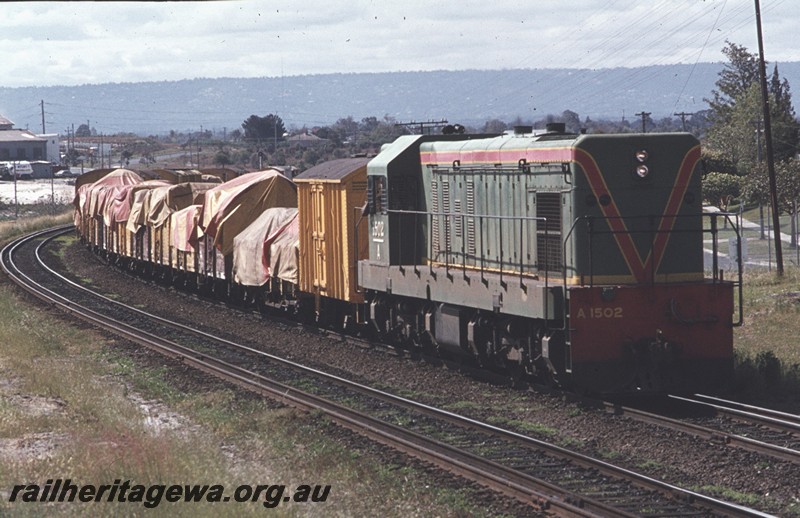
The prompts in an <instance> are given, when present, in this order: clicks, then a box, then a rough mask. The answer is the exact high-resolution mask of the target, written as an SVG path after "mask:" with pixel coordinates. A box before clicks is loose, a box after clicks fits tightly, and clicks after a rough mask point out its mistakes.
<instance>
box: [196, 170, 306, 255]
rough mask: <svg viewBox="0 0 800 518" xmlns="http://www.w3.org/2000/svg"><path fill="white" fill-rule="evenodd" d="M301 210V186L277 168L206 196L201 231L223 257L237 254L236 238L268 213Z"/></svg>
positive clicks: (225, 185) (227, 184)
mask: <svg viewBox="0 0 800 518" xmlns="http://www.w3.org/2000/svg"><path fill="white" fill-rule="evenodd" d="M273 207H295V208H296V207H297V187H296V186H295V184H294V182H292V181H291V180H289V179H288V178H286V177H285V176H283V174H282V173H281V172H280V171H278V170H276V169H269V170H266V171H260V172H256V173H248V174H244V175H242V176H240V177H238V178H234V179H233V180H230V181H228V182H225V183H223V184H220V185H217V186H215V187H213V188H211V189H209V190H208V191H206V193H205V201H204V203H203V210H202V212H201V214H200V229H199V231H198V234H199V235H198V237H202V234H201V232H200V231H202V233H205V234H208V235H209V236H210V237H211V238H212V239H213V240H214V246H215V247H217V248H218V249H219V250H220V252H222V254H223V255H228V254H230V253H231V252H232V251H233V239H234V238H235V237H236V236H237V235H238V234H239V232H241V231H242V230H244V229H245V228H246V227H247V226H248V225H250V223H252V222H253V221H254V220H255V219H256V218H258V216H260V215H261V213H262V212H264V210H266V209H269V208H273Z"/></svg>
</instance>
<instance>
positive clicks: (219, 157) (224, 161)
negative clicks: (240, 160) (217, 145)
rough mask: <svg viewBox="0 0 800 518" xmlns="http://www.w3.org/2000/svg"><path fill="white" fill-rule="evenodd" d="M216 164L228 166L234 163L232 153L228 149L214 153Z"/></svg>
mask: <svg viewBox="0 0 800 518" xmlns="http://www.w3.org/2000/svg"><path fill="white" fill-rule="evenodd" d="M213 162H214V165H218V166H223V167H224V166H226V165H231V164H232V163H233V159H232V158H231V154H230V152H229V151H228V150H226V149H220V150H219V151H217V152H216V153H215V154H214V160H213Z"/></svg>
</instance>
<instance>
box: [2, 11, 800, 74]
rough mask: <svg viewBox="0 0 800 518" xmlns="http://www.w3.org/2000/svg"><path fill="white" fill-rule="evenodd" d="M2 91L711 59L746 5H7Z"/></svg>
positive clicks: (739, 32)
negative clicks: (98, 84)
mask: <svg viewBox="0 0 800 518" xmlns="http://www.w3.org/2000/svg"><path fill="white" fill-rule="evenodd" d="M793 4H794V2H789V1H787V0H762V16H763V19H764V27H765V31H764V32H765V45H766V48H767V54H768V55H767V58H768V59H769V60H770V61H786V60H791V59H797V57H796V56H795V55H794V50H793V45H792V32H793V31H794V30H795V29H794V20H796V16H794V14H795V13H794V10H795V9H794V5H793ZM3 10H4V18H5V19H4V32H3V35H2V36H0V59H1V60H2V62H3V64H4V84H5V85H6V86H28V85H55V84H82V83H96V82H127V81H149V80H154V81H155V80H177V79H182V78H193V77H201V76H202V77H222V76H226V77H236V76H242V77H252V76H263V75H267V76H277V75H303V74H314V73H331V72H367V71H394V70H434V69H468V68H481V69H487V68H554V67H569V68H609V67H622V66H640V65H652V64H666V63H675V62H684V63H687V62H690V63H691V62H694V61H696V60H698V59H700V60H702V61H718V60H721V59H723V57H722V56H721V54H720V49H721V48H722V47H723V46H724V44H725V40H726V39H728V40H731V41H734V42H736V43H739V44H742V45H745V46H746V47H748V48H749V49H751V51H754V50H755V49H756V43H755V28H754V25H753V24H754V21H753V20H754V14H753V4H752V2H751V1H750V0H727V1H724V0H705V1H702V2H700V1H697V0H661V1H657V2H656V1H654V2H640V1H637V0H616V1H613V0H582V1H581V2H563V1H562V0H540V1H537V2H535V3H532V2H523V1H519V0H495V1H493V2H486V1H485V0H461V1H444V2H429V1H424V0H405V1H403V2H391V3H389V2H377V1H367V0H354V1H348V2H337V1H331V0H326V1H322V0H307V1H305V2H303V3H297V2H294V1H289V0H281V1H277V2H276V1H270V2H260V1H246V0H245V1H225V2H221V1H220V2H163V3H162V2H109V3H105V2H33V3H26V2H16V3H10V4H5V6H4V8H3Z"/></svg>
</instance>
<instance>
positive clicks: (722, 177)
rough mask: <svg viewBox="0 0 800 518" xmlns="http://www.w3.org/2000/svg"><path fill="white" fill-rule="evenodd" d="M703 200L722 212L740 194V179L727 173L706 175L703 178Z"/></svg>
mask: <svg viewBox="0 0 800 518" xmlns="http://www.w3.org/2000/svg"><path fill="white" fill-rule="evenodd" d="M702 189H703V199H704V200H705V201H707V202H708V203H710V204H712V205H715V206H717V207H719V208H720V209H722V210H723V211H727V210H728V206H729V205H730V203H731V201H732V200H733V199H734V198H736V197H737V196H739V194H740V193H741V184H740V178H739V177H738V176H735V175H732V174H727V173H708V174H707V175H705V176H704V177H703V187H702Z"/></svg>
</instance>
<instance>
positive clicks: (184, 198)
mask: <svg viewBox="0 0 800 518" xmlns="http://www.w3.org/2000/svg"><path fill="white" fill-rule="evenodd" d="M217 185H219V184H212V183H200V182H185V183H179V184H177V185H169V186H168V187H165V188H162V189H154V190H153V192H152V193H151V194H150V204H149V207H148V213H147V223H148V224H149V225H150V226H152V227H154V228H156V227H160V226H161V225H163V224H164V223H166V221H167V218H169V216H170V214H172V213H173V212H175V211H178V210H181V209H185V208H186V207H188V206H189V205H193V204H195V203H198V201H202V198H203V194H204V193H205V192H206V191H207V190H209V189H211V188H212V187H216V186H217Z"/></svg>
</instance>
